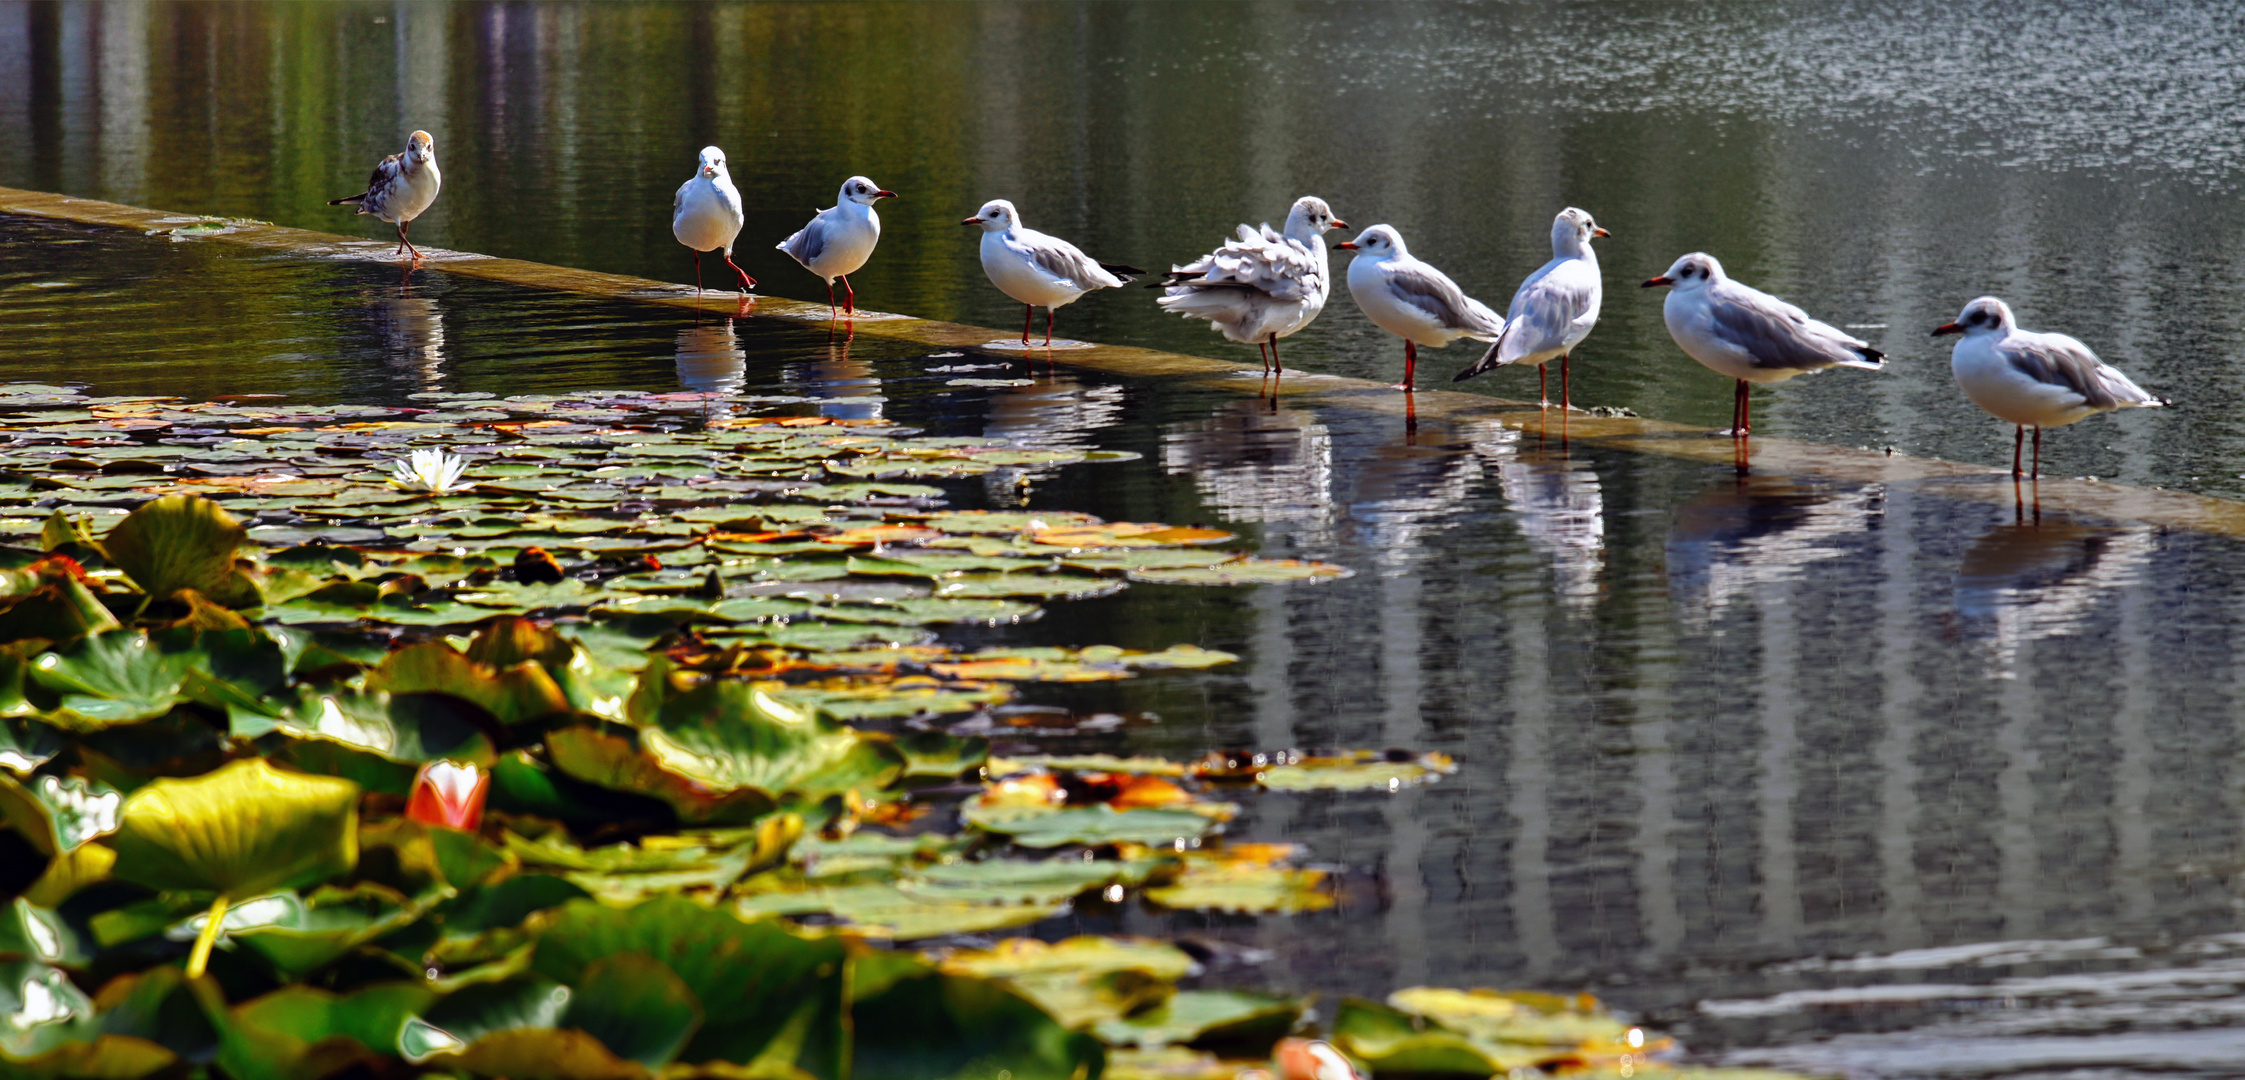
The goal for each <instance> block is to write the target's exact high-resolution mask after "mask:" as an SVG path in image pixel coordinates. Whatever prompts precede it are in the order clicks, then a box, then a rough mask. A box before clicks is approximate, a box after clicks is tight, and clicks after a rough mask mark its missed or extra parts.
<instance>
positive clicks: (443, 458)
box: [390, 449, 468, 495]
mask: <svg viewBox="0 0 2245 1080" xmlns="http://www.w3.org/2000/svg"><path fill="white" fill-rule="evenodd" d="M467 471H468V460H467V459H466V458H463V457H460V456H458V455H455V454H452V453H448V452H446V451H443V450H431V449H420V450H415V451H414V452H413V454H412V456H411V457H408V458H407V459H405V460H404V461H399V462H394V463H392V464H391V466H390V483H392V484H395V485H397V486H398V487H401V488H404V489H405V490H407V491H426V492H429V493H430V494H432V495H445V494H449V493H451V492H454V491H457V490H459V489H461V488H463V487H466V486H467V485H465V484H462V483H460V475H461V474H462V473H465V472H467Z"/></svg>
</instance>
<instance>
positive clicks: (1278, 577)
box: [1130, 559, 1356, 585]
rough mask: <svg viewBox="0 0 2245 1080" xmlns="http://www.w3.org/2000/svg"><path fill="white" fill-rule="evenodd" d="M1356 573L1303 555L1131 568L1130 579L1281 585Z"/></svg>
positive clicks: (1186, 582) (1197, 583) (1323, 579)
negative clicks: (1284, 557) (1293, 557)
mask: <svg viewBox="0 0 2245 1080" xmlns="http://www.w3.org/2000/svg"><path fill="white" fill-rule="evenodd" d="M1355 573H1356V572H1355V571H1354V570H1350V569H1349V568H1348V567H1345V566H1337V565H1335V564H1333V563H1321V562H1308V561H1304V560H1301V559H1238V560H1235V561H1232V562H1224V563H1218V564H1216V565H1214V566H1202V567H1194V566H1165V567H1151V566H1150V567H1142V568H1136V569H1133V570H1131V571H1130V580H1132V581H1143V582H1147V583H1150V584H1156V585H1278V584H1284V583H1287V582H1295V581H1336V580H1339V579H1341V578H1345V577H1350V576H1352V575H1354V574H1355Z"/></svg>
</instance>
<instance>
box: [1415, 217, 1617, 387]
mask: <svg viewBox="0 0 2245 1080" xmlns="http://www.w3.org/2000/svg"><path fill="white" fill-rule="evenodd" d="M1611 235H1613V234H1612V233H1609V232H1607V231H1606V230H1604V229H1601V228H1599V227H1598V223H1597V222H1595V221H1592V220H1591V219H1590V213H1589V212H1588V211H1585V210H1577V209H1575V208H1574V207H1572V206H1570V207H1568V208H1566V209H1565V210H1561V211H1559V216H1558V217H1556V218H1554V219H1552V222H1551V261H1550V262H1547V263H1545V264H1543V268H1542V269H1540V270H1537V271H1536V272H1535V273H1533V274H1530V275H1528V280H1526V281H1523V282H1521V283H1520V291H1519V292H1516V293H1513V294H1512V307H1511V308H1509V309H1507V310H1506V311H1505V313H1504V319H1505V322H1504V333H1502V334H1500V335H1498V336H1497V341H1496V344H1494V345H1491V346H1489V351H1488V352H1485V353H1482V354H1481V359H1480V360H1477V361H1475V362H1474V365H1473V366H1472V367H1469V368H1467V369H1465V370H1464V371H1461V372H1458V373H1457V375H1456V376H1455V377H1453V378H1452V379H1451V380H1450V381H1451V382H1464V381H1465V380H1467V379H1470V378H1472V377H1474V376H1476V375H1479V374H1481V373H1482V372H1484V371H1487V370H1489V369H1491V368H1498V367H1503V366H1505V365H1507V364H1534V365H1536V392H1537V394H1538V395H1539V396H1540V397H1541V398H1542V399H1543V404H1545V405H1549V404H1551V394H1550V392H1549V390H1548V389H1547V387H1546V384H1545V381H1544V376H1545V370H1544V364H1545V362H1546V361H1549V360H1550V359H1551V358H1552V357H1555V356H1556V357H1558V358H1559V407H1560V408H1562V409H1565V408H1569V407H1571V406H1570V404H1569V402H1568V400H1567V365H1568V361H1569V359H1570V357H1569V354H1570V353H1572V352H1574V350H1575V346H1577V345H1580V344H1582V339H1584V338H1586V337H1589V336H1590V328H1591V327H1592V326H1595V325H1597V323H1598V304H1599V302H1600V301H1601V300H1603V299H1605V295H1606V287H1605V282H1604V280H1603V279H1602V278H1601V277H1600V276H1599V274H1598V253H1597V252H1595V251H1592V250H1590V241H1591V238H1592V237H1597V236H1611Z"/></svg>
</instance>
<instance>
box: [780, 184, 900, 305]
mask: <svg viewBox="0 0 2245 1080" xmlns="http://www.w3.org/2000/svg"><path fill="white" fill-rule="evenodd" d="M893 198H896V192H893V191H889V190H886V189H884V188H881V187H879V186H877V185H876V184H874V183H873V181H871V180H868V179H866V178H865V177H862V176H853V177H850V178H849V179H847V180H844V181H842V193H841V194H839V195H837V196H835V198H834V205H833V206H832V207H830V208H828V209H825V210H821V211H819V212H818V216H817V217H815V218H812V219H811V223H810V224H808V225H805V226H803V227H802V228H800V229H797V230H795V235H793V236H790V237H788V238H787V239H785V240H782V241H780V242H779V244H778V247H779V249H780V250H781V251H784V252H787V253H788V254H789V255H792V256H794V257H795V261H796V262H799V263H802V264H803V269H805V270H808V271H810V272H811V273H814V274H817V275H818V276H820V277H822V278H825V279H826V306H827V307H829V308H831V307H833V306H834V279H835V278H841V279H842V292H843V294H844V295H846V296H847V297H848V298H849V299H848V300H847V301H846V304H847V310H848V311H849V313H850V314H852V315H855V314H857V290H856V289H852V288H850V275H851V274H854V273H857V269H858V267H861V266H864V265H865V260H867V259H870V258H872V257H873V245H875V244H877V243H880V241H881V215H879V214H876V213H874V212H873V204H874V203H876V202H879V201H880V200H882V199H893Z"/></svg>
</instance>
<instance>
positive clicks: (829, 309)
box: [826, 281, 842, 318]
mask: <svg viewBox="0 0 2245 1080" xmlns="http://www.w3.org/2000/svg"><path fill="white" fill-rule="evenodd" d="M840 310H842V309H840V308H838V307H835V306H834V283H833V282H831V281H829V282H827V283H826V315H827V317H828V318H833V317H834V315H835V313H836V312H838V311H840Z"/></svg>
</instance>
